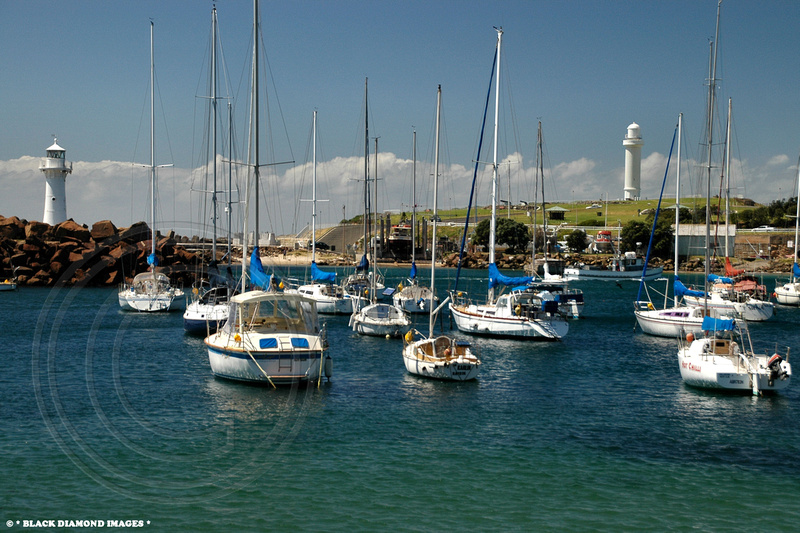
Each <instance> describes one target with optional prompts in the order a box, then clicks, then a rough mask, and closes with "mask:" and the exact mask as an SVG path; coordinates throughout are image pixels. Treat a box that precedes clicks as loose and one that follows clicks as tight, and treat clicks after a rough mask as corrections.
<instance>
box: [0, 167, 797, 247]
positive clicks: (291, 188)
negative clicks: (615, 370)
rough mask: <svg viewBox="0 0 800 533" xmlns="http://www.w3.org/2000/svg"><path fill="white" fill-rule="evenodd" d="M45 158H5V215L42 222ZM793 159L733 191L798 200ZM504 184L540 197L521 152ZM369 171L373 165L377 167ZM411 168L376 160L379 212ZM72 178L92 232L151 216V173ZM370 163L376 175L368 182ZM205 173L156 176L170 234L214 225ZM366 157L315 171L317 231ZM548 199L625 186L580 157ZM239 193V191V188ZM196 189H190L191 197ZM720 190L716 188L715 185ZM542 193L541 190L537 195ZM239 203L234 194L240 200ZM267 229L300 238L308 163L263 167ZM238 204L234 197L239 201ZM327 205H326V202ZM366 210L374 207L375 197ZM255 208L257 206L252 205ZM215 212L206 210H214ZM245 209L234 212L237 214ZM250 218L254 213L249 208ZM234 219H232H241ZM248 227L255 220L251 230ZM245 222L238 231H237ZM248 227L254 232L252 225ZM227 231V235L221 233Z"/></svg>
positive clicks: (424, 179) (483, 171) (465, 173)
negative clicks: (100, 224) (789, 167)
mask: <svg viewBox="0 0 800 533" xmlns="http://www.w3.org/2000/svg"><path fill="white" fill-rule="evenodd" d="M40 161H41V158H39V157H31V156H24V157H20V158H18V159H12V160H7V161H0V190H2V191H3V194H2V195H0V215H3V216H12V215H17V216H19V217H21V218H25V219H28V220H40V219H41V218H42V209H43V196H44V179H43V176H42V174H41V172H40V171H39V164H40ZM787 162H788V158H787V157H786V156H776V157H774V158H772V159H771V160H770V161H769V162H768V163H767V164H766V165H764V166H763V167H757V168H752V167H750V166H749V165H748V163H747V161H740V160H734V162H733V164H732V168H733V169H734V172H733V174H732V179H733V186H732V188H733V191H732V192H733V194H735V195H743V196H747V197H750V198H753V199H754V200H756V201H759V202H769V201H771V200H773V199H775V198H777V197H778V196H779V195H781V196H783V197H789V196H793V195H795V194H796V192H795V191H794V188H795V187H796V185H795V184H794V177H795V176H794V172H796V170H795V171H794V172H787V171H786V169H785V167H784V168H780V167H781V165H786V163H787ZM503 163H511V164H510V165H509V166H505V165H503V166H501V167H500V172H499V177H500V183H499V185H498V189H499V191H498V195H499V198H501V199H506V197H507V195H508V194H507V188H508V179H509V175H510V178H511V197H512V201H514V202H517V201H519V200H526V201H532V200H533V197H534V190H533V188H534V183H535V175H536V169H535V168H534V166H535V163H534V162H532V161H525V159H524V158H523V157H522V156H521V155H520V154H511V155H508V156H506V157H504V158H503ZM217 164H218V165H219V167H218V169H219V170H218V184H219V188H220V189H227V180H228V165H227V163H225V162H223V161H221V160H220V159H218V161H217ZM371 164H372V163H371ZM665 164H666V156H665V155H664V154H660V153H651V154H649V155H647V156H646V157H645V158H644V159H643V160H642V195H643V196H644V197H648V198H655V197H657V196H658V193H659V191H660V188H661V181H662V179H663V176H664V168H665ZM412 166H413V162H412V161H411V160H410V159H406V158H400V157H397V156H396V155H395V154H393V153H391V152H383V153H380V154H379V156H378V177H379V178H380V181H379V185H378V207H379V209H380V210H382V211H383V210H393V211H397V212H400V211H405V212H407V213H408V212H410V211H411V203H412V201H411V200H412V192H411V183H412ZM73 168H74V170H73V173H72V174H71V175H70V176H68V177H67V215H68V216H70V217H71V218H73V219H74V220H75V221H77V222H78V223H81V224H86V225H88V226H91V225H92V224H93V223H94V222H97V221H99V220H105V219H110V220H112V221H113V222H114V223H115V224H116V225H117V226H128V225H130V224H131V223H133V222H136V221H139V220H147V219H149V207H148V206H149V174H148V170H147V168H143V167H141V166H138V165H133V164H131V163H129V162H119V161H99V162H84V161H78V162H75V163H74V166H73ZM234 170H235V172H236V175H237V177H238V189H239V190H240V191H241V194H242V195H243V194H244V186H245V185H244V181H245V174H246V169H245V167H243V166H239V167H234ZM473 171H474V168H473V166H472V165H463V164H458V163H455V164H453V163H449V164H440V167H439V173H440V179H439V207H440V209H443V210H446V209H454V208H463V207H465V206H466V205H467V202H468V199H469V191H470V187H471V184H472V177H473ZM675 171H676V163H675V161H674V160H673V162H672V163H671V165H670V178H669V181H668V183H667V186H666V190H665V194H666V195H667V196H670V195H673V194H674V176H675ZM683 171H684V174H682V181H683V183H682V195H685V196H688V195H690V194H693V193H696V192H695V191H696V190H697V189H698V188H699V187H698V185H697V183H700V181H699V179H700V178H699V171H698V166H697V165H695V164H694V163H693V162H684V165H683ZM373 173H374V166H373V167H372V168H370V175H373ZM205 174H206V171H205V170H204V169H202V168H198V169H194V170H190V169H186V168H163V169H159V210H158V219H159V220H162V221H164V222H163V223H161V224H159V228H160V229H168V228H174V229H175V230H176V231H177V232H178V233H180V234H183V235H191V234H201V233H202V229H201V228H200V221H207V220H209V217H210V216H209V215H203V214H201V212H202V211H203V209H202V203H203V202H206V207H208V205H210V203H209V202H210V199H209V196H208V195H204V194H203V193H201V192H199V191H200V190H203V189H209V188H210V187H211V185H210V183H206V181H205V180H206V178H205ZM363 175H364V159H363V157H357V156H352V157H335V158H333V159H331V160H329V161H321V162H319V163H318V165H317V176H318V188H317V198H318V199H319V200H320V202H319V203H318V217H317V222H318V224H320V225H325V224H334V223H338V222H339V220H341V219H342V216H343V211H342V207H343V206H345V209H344V216H346V217H347V218H352V217H354V216H356V215H359V214H361V213H362V211H363V205H364V202H363ZM432 175H433V168H432V164H431V163H430V162H426V161H418V162H417V174H416V178H417V179H416V190H417V204H418V206H419V207H418V210H419V211H424V210H425V209H428V208H430V207H431V206H432V203H433V192H432V187H433V180H432ZM545 179H546V181H545V194H546V196H547V200H548V202H570V201H572V200H573V199H574V200H575V201H597V200H598V199H601V198H605V197H606V195H608V198H610V199H612V200H613V199H616V198H620V197H621V196H622V187H623V168H622V167H621V166H620V167H614V168H611V169H603V168H599V166H598V164H597V163H596V162H595V161H594V160H591V159H588V158H585V157H581V158H578V159H575V160H572V161H564V162H560V163H557V164H556V165H555V166H553V167H552V170H550V169H548V168H545ZM490 182H491V165H483V164H482V165H479V175H478V184H477V190H476V198H475V204H476V205H488V203H489V193H490ZM234 188H236V185H235V186H234ZM193 189H194V191H193ZM712 189H714V187H712ZM540 195H541V189H539V194H538V195H537V196H539V197H540ZM234 196H235V195H234ZM260 196H261V204H260V212H261V220H262V222H261V224H260V228H261V230H262V231H275V232H276V233H278V234H290V233H293V232H299V231H300V230H302V229H303V227H305V226H306V225H307V224H310V221H311V203H310V202H301V201H300V200H301V199H310V198H311V164H310V163H308V162H305V163H298V164H295V165H291V166H285V165H284V166H276V167H264V170H263V172H262V187H261V194H260ZM234 200H235V199H234ZM322 200H327V201H322ZM226 201H227V196H226V194H221V195H220V196H219V202H220V205H219V217H220V220H219V227H220V228H224V226H225V220H226V215H225V214H224V204H225V203H226ZM370 203H373V202H372V200H371V202H370ZM251 205H252V204H251ZM208 210H209V209H206V212H208ZM239 210H240V206H239V205H235V206H234V214H235V215H237V214H238V212H239ZM250 211H251V216H252V213H253V211H254V209H253V208H252V207H251V209H250ZM238 218H239V217H238V216H235V219H238ZM251 224H252V223H251ZM240 225H241V222H237V223H236V224H235V228H234V231H239V230H240ZM251 227H252V226H251ZM220 233H224V229H220Z"/></svg>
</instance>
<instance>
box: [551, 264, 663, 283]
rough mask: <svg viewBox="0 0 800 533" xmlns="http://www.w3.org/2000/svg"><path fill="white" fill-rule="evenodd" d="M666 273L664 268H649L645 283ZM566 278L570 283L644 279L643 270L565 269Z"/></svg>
mask: <svg viewBox="0 0 800 533" xmlns="http://www.w3.org/2000/svg"><path fill="white" fill-rule="evenodd" d="M663 272H664V269H663V268H662V267H648V269H647V274H646V275H645V277H644V279H645V281H652V280H654V279H656V278H658V277H659V276H661V275H662V274H663ZM564 278H565V279H566V280H568V281H585V280H600V281H624V280H632V281H639V280H641V279H642V270H641V269H639V270H606V269H602V270H601V269H590V268H572V267H570V268H565V269H564Z"/></svg>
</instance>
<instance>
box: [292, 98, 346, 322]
mask: <svg viewBox="0 0 800 533" xmlns="http://www.w3.org/2000/svg"><path fill="white" fill-rule="evenodd" d="M312 130H313V133H312V136H313V139H314V144H313V149H312V152H313V156H312V159H313V164H312V174H313V175H312V185H311V187H312V193H311V197H312V198H311V205H312V208H311V283H308V284H306V285H301V286H300V287H298V288H297V289H292V290H288V291H286V292H297V293H299V294H302V295H304V296H306V297H307V298H310V299H312V300H314V301H315V302H316V303H317V312H318V313H320V314H324V315H349V314H351V313H352V312H353V302H354V301H355V302H358V299H354V298H351V297H350V296H349V295H348V294H346V293H345V292H344V289H343V288H342V287H341V286H339V285H337V284H336V272H325V271H324V270H322V269H321V268H319V267H318V266H317V112H316V111H314V120H313V126H312Z"/></svg>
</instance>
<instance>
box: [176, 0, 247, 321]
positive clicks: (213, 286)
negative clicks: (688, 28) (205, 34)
mask: <svg viewBox="0 0 800 533" xmlns="http://www.w3.org/2000/svg"><path fill="white" fill-rule="evenodd" d="M211 13H212V15H211V62H210V63H211V64H210V67H211V68H210V71H211V75H210V81H211V83H210V89H211V91H210V92H211V94H210V96H209V98H208V100H209V107H210V109H209V111H210V113H209V114H210V116H211V143H209V144H210V154H209V155H210V156H211V157H210V158H209V160H210V161H211V167H212V168H211V175H212V190H211V210H212V213H211V223H212V228H213V229H212V234H213V236H212V239H211V243H212V244H211V257H212V260H211V262H210V263H209V265H208V278H209V284H208V285H205V284H204V283H199V286H195V287H193V288H192V295H191V300H190V301H189V303H188V304H187V305H186V311H184V312H183V329H184V331H186V332H187V333H190V334H193V335H202V336H206V335H208V334H210V333H214V332H215V331H217V329H218V328H219V327H220V326H222V325H223V324H224V323H225V321H226V320H228V311H229V309H230V305H229V302H228V300H229V298H230V297H231V296H232V295H233V293H234V286H235V280H234V279H233V276H232V275H231V276H226V275H225V274H224V273H223V272H221V271H220V269H219V265H218V262H217V203H218V202H217V195H218V192H219V191H217V137H218V135H217V124H218V120H217V100H219V97H218V96H217V86H218V81H217V72H218V70H217V51H218V50H217V48H218V46H217V43H218V37H219V30H218V25H217V8H216V7H214V8H212V11H211ZM229 194H230V193H229ZM228 241H229V242H230V220H229V224H228ZM229 260H230V256H229Z"/></svg>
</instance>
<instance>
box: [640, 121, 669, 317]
mask: <svg viewBox="0 0 800 533" xmlns="http://www.w3.org/2000/svg"><path fill="white" fill-rule="evenodd" d="M677 135H678V126H677V125H675V131H674V132H673V133H672V144H670V147H669V156H667V168H666V169H665V170H664V180H663V181H662V182H661V193H660V194H659V195H658V205H657V206H656V214H655V216H654V217H653V227H652V229H651V230H650V242H649V243H648V244H647V255H646V256H645V259H644V264H643V265H642V279H641V280H640V281H639V292H638V293H637V295H636V301H637V302H638V301H640V300H641V299H642V285H644V278H645V275H646V274H647V263H648V262H649V261H650V252H651V251H652V249H653V241H654V240H655V238H654V237H655V234H656V224H657V223H658V215H659V213H660V212H661V198H662V197H663V196H664V187H665V186H666V185H667V176H668V175H669V163H670V161H671V160H672V150H673V149H674V148H675V138H676V137H677Z"/></svg>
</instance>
